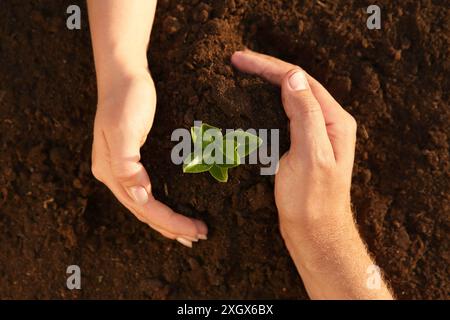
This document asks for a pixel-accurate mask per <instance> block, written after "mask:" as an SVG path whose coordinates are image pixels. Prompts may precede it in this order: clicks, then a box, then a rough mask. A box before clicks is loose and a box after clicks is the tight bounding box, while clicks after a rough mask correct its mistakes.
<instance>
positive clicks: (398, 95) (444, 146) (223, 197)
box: [0, 0, 450, 299]
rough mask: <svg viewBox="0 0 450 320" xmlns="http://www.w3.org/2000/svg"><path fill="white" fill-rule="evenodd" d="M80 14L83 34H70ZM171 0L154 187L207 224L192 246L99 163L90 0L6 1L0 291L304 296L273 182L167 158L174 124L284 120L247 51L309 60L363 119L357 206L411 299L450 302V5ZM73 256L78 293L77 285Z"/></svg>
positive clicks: (364, 227)
mask: <svg viewBox="0 0 450 320" xmlns="http://www.w3.org/2000/svg"><path fill="white" fill-rule="evenodd" d="M73 3H78V4H79V5H80V7H81V8H82V29H81V30H79V31H69V30H68V29H67V28H66V27H65V22H66V21H65V19H66V17H67V15H66V8H67V6H68V5H69V4H73ZM377 4H378V5H380V7H381V8H382V19H383V20H382V29H381V30H368V29H367V28H366V18H367V14H366V12H365V8H366V6H367V5H368V4H367V3H366V2H365V1H344V0H333V1H332V0H321V1H306V0H305V1H281V0H246V1H244V0H215V1H212V0H208V1H207V0H201V1H199V0H190V1H187V0H177V1H175V0H160V1H159V4H158V11H157V17H156V22H155V26H154V29H153V33H152V39H151V46H150V51H149V62H150V66H151V71H152V74H153V77H154V79H155V82H156V86H157V92H158V110H157V115H156V119H155V124H154V127H153V129H152V131H151V133H150V138H149V140H148V142H147V144H146V145H145V147H144V149H143V161H144V163H145V165H146V167H147V168H148V169H149V172H150V175H151V179H152V182H153V190H154V192H155V195H156V196H157V197H158V198H159V199H161V200H162V201H164V202H166V203H167V204H169V205H171V206H172V207H173V208H174V209H176V210H177V211H179V212H182V213H185V214H187V215H190V216H196V217H200V218H202V219H204V220H205V221H206V222H207V224H208V226H209V229H210V234H209V240H208V241H204V242H201V243H200V244H198V245H196V246H195V248H194V249H192V250H189V249H187V248H184V247H182V246H180V245H179V244H177V243H176V242H173V241H168V240H165V239H164V238H162V237H161V236H159V235H158V234H157V233H156V232H153V231H152V230H151V229H149V228H148V227H147V226H145V225H144V224H142V223H140V222H138V221H137V220H136V219H135V218H134V217H133V216H132V215H131V214H130V213H128V212H127V211H126V210H125V209H124V208H123V207H122V206H121V205H120V204H119V203H118V202H117V201H116V200H115V199H114V198H113V196H112V194H111V193H110V192H109V191H108V190H107V189H106V188H105V187H104V186H103V185H101V184H100V183H97V182H96V181H95V180H94V178H93V177H92V175H91V173H90V148H91V143H92V134H91V131H92V122H93V116H94V112H95V104H96V87H95V75H94V66H93V59H92V54H91V43H90V36H89V27H88V23H87V11H86V8H85V4H84V1H81V0H79V1H70V2H69V1H44V0H38V1H19V0H10V1H3V2H2V4H1V7H0V298H138V299H157V298H164V299H172V298H245V299H246V298H289V299H305V298H307V295H306V292H305V290H304V288H303V285H302V282H301V280H300V278H299V277H298V275H297V273H296V270H295V268H294V265H293V264H292V262H291V260H290V258H289V255H288V253H287V251H286V249H285V247H284V245H283V242H282V239H281V237H280V235H279V232H278V225H277V212H276V208H275V204H274V199H273V178H272V177H267V176H260V175H259V174H258V172H259V168H258V166H250V165H247V166H241V167H239V168H236V169H233V170H232V171H230V174H231V176H230V181H229V182H228V183H227V184H219V183H218V182H216V181H215V180H213V179H212V178H211V177H210V176H209V175H208V174H199V175H184V174H182V171H181V168H180V167H179V166H175V165H173V164H172V163H171V162H170V150H171V148H172V147H173V145H174V143H172V142H171V141H170V135H171V133H172V131H173V130H174V129H175V128H178V127H185V128H189V127H190V126H191V125H192V124H193V121H194V119H195V120H203V121H205V122H208V123H210V124H213V125H217V126H221V127H223V128H238V127H242V128H256V129H258V128H279V129H280V130H281V140H282V141H281V145H282V150H281V151H282V152H284V151H285V150H287V147H288V145H289V141H288V132H287V119H286V117H285V115H284V113H283V110H282V107H281V105H280V98H279V92H278V90H277V89H276V88H273V87H272V86H270V85H268V84H266V83H264V82H262V81H261V80H258V79H256V78H254V77H249V76H245V75H243V74H240V73H239V72H237V71H235V70H234V69H233V68H232V67H231V65H230V63H229V58H230V55H231V53H232V52H233V51H234V50H236V49H241V48H243V47H244V46H247V47H249V48H252V49H254V50H257V51H261V52H264V53H268V54H272V55H276V56H278V57H281V58H283V59H285V60H288V61H290V62H293V63H297V64H299V65H300V66H302V67H304V68H305V69H306V70H308V71H309V72H310V73H311V74H312V75H313V76H315V77H316V78H317V79H318V80H320V81H321V82H323V83H324V84H325V85H326V87H327V88H328V89H329V90H330V91H331V92H332V93H333V94H334V95H335V97H336V98H337V99H338V101H339V102H341V103H342V105H343V106H344V107H345V108H346V109H347V110H348V111H349V112H350V113H352V114H353V115H354V116H355V118H356V119H357V120H358V123H359V131H358V146H357V152H356V161H355V169H354V177H353V179H354V180H353V181H354V184H353V190H352V194H353V203H354V209H355V214H356V217H357V221H358V223H359V226H360V230H361V233H362V235H363V238H364V239H365V241H366V242H367V245H368V247H369V249H370V251H371V253H372V254H373V256H374V257H375V258H376V261H377V263H378V264H379V265H380V266H381V268H382V269H383V270H384V272H385V274H386V278H387V279H388V280H389V282H390V283H391V286H392V287H393V289H394V291H395V294H396V295H397V296H398V297H399V298H401V299H405V298H414V299H417V298H424V299H433V298H440V299H444V298H449V296H448V292H450V282H449V271H450V270H449V260H450V257H449V237H448V236H449V227H450V223H449V222H450V219H449V214H450V196H449V187H450V173H449V172H450V170H449V164H450V159H449V137H450V129H449V123H450V108H449V92H450V83H449V81H450V80H449V76H448V75H449V74H450V57H449V47H450V43H449V39H450V38H449V37H450V10H449V7H448V1H446V0H433V1H432V0H420V1H419V0H405V1H387V0H386V1H381V0H380V1H377ZM71 264H77V265H79V266H80V267H81V272H82V290H79V291H77V290H74V291H70V290H68V289H67V288H66V277H67V275H66V268H67V266H68V265H71Z"/></svg>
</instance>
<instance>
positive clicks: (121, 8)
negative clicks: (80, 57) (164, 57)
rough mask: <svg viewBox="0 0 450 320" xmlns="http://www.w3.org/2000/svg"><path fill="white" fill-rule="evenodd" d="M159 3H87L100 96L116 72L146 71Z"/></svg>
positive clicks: (144, 0)
mask: <svg viewBox="0 0 450 320" xmlns="http://www.w3.org/2000/svg"><path fill="white" fill-rule="evenodd" d="M156 2H157V1H156V0H127V1H123V0H88V9H89V22H90V29H91V34H92V45H93V49H94V60H95V68H96V73H97V83H98V89H99V93H101V92H102V91H103V89H104V87H108V86H109V83H110V82H111V81H113V80H114V78H115V77H116V76H117V73H118V72H120V73H127V72H130V73H134V72H136V71H137V70H146V69H147V65H148V64H147V56H146V53H147V47H148V43H149V39H150V33H151V29H152V25H153V19H154V15H155V10H156Z"/></svg>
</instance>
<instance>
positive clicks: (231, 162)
mask: <svg viewBox="0 0 450 320" xmlns="http://www.w3.org/2000/svg"><path fill="white" fill-rule="evenodd" d="M234 145H235V144H234ZM221 151H222V155H223V160H222V163H220V164H219V163H216V165H218V166H219V167H223V168H234V167H237V166H238V165H240V164H241V157H240V156H239V154H238V153H237V150H236V145H235V146H234V147H233V148H232V149H231V152H232V153H233V155H232V156H231V157H229V155H228V152H230V151H228V150H227V146H226V141H225V140H224V141H223V149H222V150H221Z"/></svg>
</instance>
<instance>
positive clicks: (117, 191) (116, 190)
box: [105, 178, 207, 248]
mask: <svg viewBox="0 0 450 320" xmlns="http://www.w3.org/2000/svg"><path fill="white" fill-rule="evenodd" d="M105 182H106V183H105V184H106V185H107V186H108V188H109V189H110V190H111V192H112V193H113V194H114V196H115V197H116V198H117V199H118V200H119V201H120V202H121V203H122V204H123V205H124V206H125V207H126V208H127V209H128V210H130V211H131V212H132V213H133V214H134V215H135V216H136V217H137V218H138V219H139V220H140V221H141V222H144V223H147V224H148V225H149V226H150V227H151V228H153V229H154V230H156V231H158V232H159V233H161V234H162V235H163V236H164V237H166V238H169V239H172V240H177V241H178V242H180V243H181V244H183V245H184V246H187V247H189V248H192V242H197V241H198V240H199V239H206V233H207V230H206V232H205V233H204V234H205V236H204V237H199V236H192V234H195V233H196V232H198V231H197V229H195V230H196V231H195V232H191V233H190V234H189V233H186V234H184V233H182V234H181V235H180V234H177V233H174V232H171V231H168V230H166V229H165V227H164V226H160V225H158V224H157V223H155V222H154V221H152V220H151V219H152V218H151V217H150V216H149V215H148V214H146V212H145V210H143V209H142V208H141V207H139V206H136V205H135V204H134V203H132V202H130V201H129V198H128V196H127V193H126V191H125V190H123V188H122V187H121V186H120V184H118V183H117V182H116V181H114V180H113V179H108V178H106V179H105ZM187 219H189V218H187ZM192 220H193V221H192V224H193V225H195V227H196V222H197V221H194V219H192Z"/></svg>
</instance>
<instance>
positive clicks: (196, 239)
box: [182, 236, 198, 242]
mask: <svg viewBox="0 0 450 320" xmlns="http://www.w3.org/2000/svg"><path fill="white" fill-rule="evenodd" d="M182 238H184V239H186V240H189V241H192V242H198V238H194V237H190V236H182Z"/></svg>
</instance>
